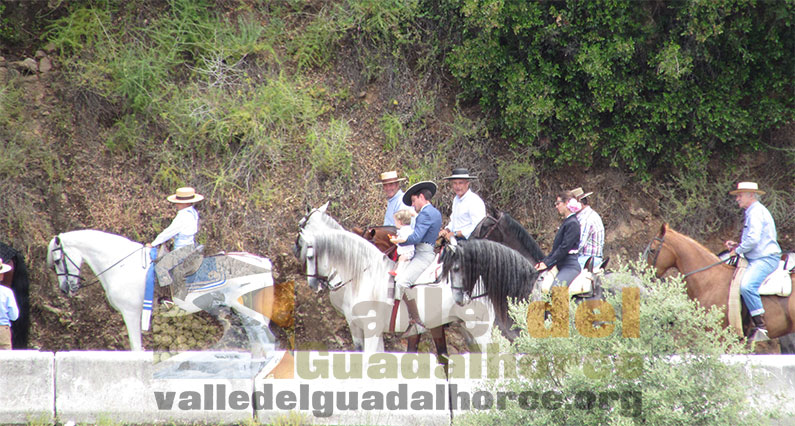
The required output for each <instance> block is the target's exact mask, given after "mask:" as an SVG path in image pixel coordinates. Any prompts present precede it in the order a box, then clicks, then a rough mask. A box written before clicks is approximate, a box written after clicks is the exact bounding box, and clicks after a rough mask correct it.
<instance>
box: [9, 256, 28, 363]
mask: <svg viewBox="0 0 795 426" xmlns="http://www.w3.org/2000/svg"><path fill="white" fill-rule="evenodd" d="M11 290H12V291H13V292H14V298H15V299H16V301H17V306H18V307H19V318H17V320H16V321H14V322H13V324H12V325H11V346H12V347H13V348H14V349H27V348H28V337H29V333H30V279H29V278H28V268H27V266H26V265H25V259H24V258H23V257H22V254H21V253H19V252H17V254H16V255H15V256H14V279H13V281H12V283H11Z"/></svg>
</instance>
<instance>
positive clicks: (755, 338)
mask: <svg viewBox="0 0 795 426" xmlns="http://www.w3.org/2000/svg"><path fill="white" fill-rule="evenodd" d="M749 340H750V341H752V342H765V341H767V340H770V337H768V336H767V330H766V329H764V328H757V329H755V330H754V331H753V333H752V334H751V338H750V339H749Z"/></svg>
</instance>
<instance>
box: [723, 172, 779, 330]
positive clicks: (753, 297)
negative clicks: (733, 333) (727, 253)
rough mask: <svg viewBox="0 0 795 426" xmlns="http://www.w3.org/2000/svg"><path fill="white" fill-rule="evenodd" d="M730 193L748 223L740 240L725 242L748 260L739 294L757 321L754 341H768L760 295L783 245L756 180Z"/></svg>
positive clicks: (744, 183)
mask: <svg viewBox="0 0 795 426" xmlns="http://www.w3.org/2000/svg"><path fill="white" fill-rule="evenodd" d="M729 193H730V194H732V195H734V199H735V200H736V201H737V205H739V206H740V208H742V209H744V210H745V223H744V224H743V234H742V237H740V242H739V243H737V242H736V241H732V240H729V241H726V243H725V245H726V248H727V249H729V250H731V255H732V256H734V255H738V254H742V255H744V256H745V258H746V259H747V260H748V268H747V269H746V270H745V274H744V275H743V277H742V283H741V284H740V294H741V295H742V298H743V301H744V302H745V306H746V307H747V308H748V311H749V312H750V313H751V319H752V320H753V321H754V326H753V328H752V329H751V340H767V339H768V338H767V327H766V326H765V308H764V307H763V306H762V299H761V298H760V297H759V286H760V285H762V281H764V280H765V278H767V276H768V275H770V274H771V273H772V272H773V271H774V270H775V269H776V266H778V260H779V256H781V247H779V245H778V243H777V242H776V223H775V222H774V221H773V216H772V215H771V214H770V212H769V211H768V210H767V208H765V206H763V205H762V203H760V202H759V201H758V200H757V194H760V195H761V194H764V193H765V192H764V191H760V190H759V186H758V185H757V184H756V182H740V183H738V184H737V189H735V190H733V191H730V192H729Z"/></svg>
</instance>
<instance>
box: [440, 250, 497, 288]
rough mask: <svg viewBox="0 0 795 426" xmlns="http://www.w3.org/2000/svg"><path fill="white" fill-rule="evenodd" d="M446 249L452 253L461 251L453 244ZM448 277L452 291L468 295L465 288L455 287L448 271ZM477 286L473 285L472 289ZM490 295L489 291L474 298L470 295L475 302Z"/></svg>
mask: <svg viewBox="0 0 795 426" xmlns="http://www.w3.org/2000/svg"><path fill="white" fill-rule="evenodd" d="M444 249H445V250H450V251H451V252H452V253H455V252H456V251H457V250H459V249H461V247H459V246H458V245H455V244H451V245H448V246H445V248H444ZM447 277H448V278H447V281H448V282H449V283H450V289H452V290H458V291H460V292H461V293H464V294H466V293H467V291H466V288H465V287H458V286H455V285H453V280H451V279H450V271H448V272H447ZM479 280H481V281H482V278H479ZM476 286H477V282H476V283H475V285H473V287H472V288H473V289H474V288H475V287H476ZM488 295H489V291H488V290H486V291H484V292H483V293H481V294H479V295H477V296H472V295H471V294H470V295H469V298H470V299H471V300H474V299H480V298H481V297H485V296H488Z"/></svg>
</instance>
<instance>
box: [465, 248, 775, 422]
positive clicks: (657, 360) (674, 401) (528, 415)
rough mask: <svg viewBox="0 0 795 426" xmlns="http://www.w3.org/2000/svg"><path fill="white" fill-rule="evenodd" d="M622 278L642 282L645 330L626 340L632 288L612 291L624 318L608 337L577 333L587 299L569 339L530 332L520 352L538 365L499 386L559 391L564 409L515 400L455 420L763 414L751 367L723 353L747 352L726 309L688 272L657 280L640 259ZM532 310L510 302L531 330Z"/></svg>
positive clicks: (694, 418) (707, 418)
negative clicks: (697, 287)
mask: <svg viewBox="0 0 795 426" xmlns="http://www.w3.org/2000/svg"><path fill="white" fill-rule="evenodd" d="M630 268H631V269H630ZM637 271H640V272H637ZM613 277H615V278H612V279H611V281H610V283H611V287H612V288H620V287H622V286H640V287H641V288H643V290H642V292H643V293H642V295H641V296H640V299H639V308H638V310H637V311H635V312H639V319H638V321H639V322H637V325H638V326H639V327H638V330H639V337H622V333H623V332H624V328H623V327H624V322H623V320H624V316H625V313H628V312H632V311H626V312H625V308H626V309H631V308H629V307H628V306H624V305H623V303H622V300H623V299H622V297H623V293H624V292H628V290H627V289H624V290H623V291H617V292H616V293H614V294H609V295H608V296H607V303H609V304H610V305H611V306H612V307H613V308H614V310H615V315H616V317H615V318H616V319H615V321H612V326H614V327H615V328H614V329H613V331H612V332H611V333H607V335H606V336H605V337H585V336H583V335H582V334H581V333H580V331H578V329H577V328H576V327H575V325H574V318H575V316H576V312H577V308H578V305H576V304H575V303H574V302H571V304H570V305H569V318H570V320H571V324H570V326H569V337H559V338H552V337H548V338H533V337H530V335H529V334H528V333H527V332H526V331H523V332H522V334H521V335H520V337H519V338H518V339H516V341H514V343H513V346H512V349H513V351H514V352H516V353H519V354H524V355H522V357H523V359H524V361H527V360H530V361H532V362H533V363H532V364H530V363H526V362H523V363H520V365H523V366H524V367H525V370H524V372H525V374H523V376H524V377H522V378H516V379H513V380H510V381H508V384H507V385H505V386H504V387H500V389H502V390H510V391H513V392H515V393H516V394H517V395H518V394H519V393H521V392H527V391H530V392H537V394H538V395H543V394H544V392H549V391H552V392H553V393H555V394H556V395H557V396H558V398H559V399H558V400H557V402H559V403H560V404H561V405H560V406H559V408H557V409H544V408H543V407H542V406H539V407H538V408H536V409H531V410H528V409H526V408H522V407H520V406H519V405H518V404H517V402H516V401H511V400H508V401H507V404H506V407H505V409H497V408H494V409H492V410H490V411H484V412H473V413H470V414H466V415H464V416H462V417H460V418H456V423H457V424H472V425H484V424H495V425H496V424H537V425H558V424H577V425H605V424H611V425H629V424H650V425H681V424H709V425H734V424H758V422H760V421H761V420H762V418H761V416H760V413H758V412H757V411H756V410H755V409H753V408H750V407H748V406H747V405H746V395H747V387H746V386H747V385H748V383H746V380H747V379H746V378H745V375H744V371H743V370H744V368H745V366H743V365H737V364H735V365H729V364H726V363H724V362H722V361H721V359H720V357H721V355H723V354H727V353H728V354H731V353H743V352H745V349H744V346H743V344H742V343H741V342H739V341H738V340H737V339H736V338H735V337H734V336H733V335H732V334H731V332H730V331H728V330H727V329H725V328H723V327H722V316H723V313H722V311H718V310H712V311H710V312H706V311H705V310H704V309H703V308H701V307H700V305H698V304H697V302H694V301H692V300H690V299H688V297H687V294H686V292H685V288H684V284H683V283H682V281H681V280H680V279H675V280H671V279H669V280H664V281H658V280H657V279H656V278H655V277H654V276H653V271H651V270H649V269H648V268H645V265H643V264H641V263H639V262H636V263H633V264H631V265H629V266H625V267H623V268H621V269H620V270H619V271H617V273H616V275H613ZM547 300H548V299H547ZM539 303H540V302H539ZM527 308H528V303H527V302H525V303H519V304H515V305H512V309H511V312H512V314H513V317H514V318H515V319H516V322H517V324H518V326H519V327H520V329H522V330H527V320H526V312H527ZM599 310H600V311H602V314H604V313H605V312H607V311H606V310H605V308H603V307H600V308H599ZM547 321H548V323H549V320H547ZM567 324H569V322H567ZM608 326H610V325H608ZM633 328H634V327H633ZM605 331H610V329H607V330H605ZM491 387H492V388H494V387H498V386H497V384H496V383H494V384H493V385H492V386H491ZM589 395H594V396H596V398H597V399H595V400H593V401H591V403H592V404H593V405H590V406H588V405H587V404H585V403H587V402H589V399H588V398H583V397H584V396H589ZM625 397H627V398H626V399H625ZM495 405H496V404H495Z"/></svg>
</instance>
